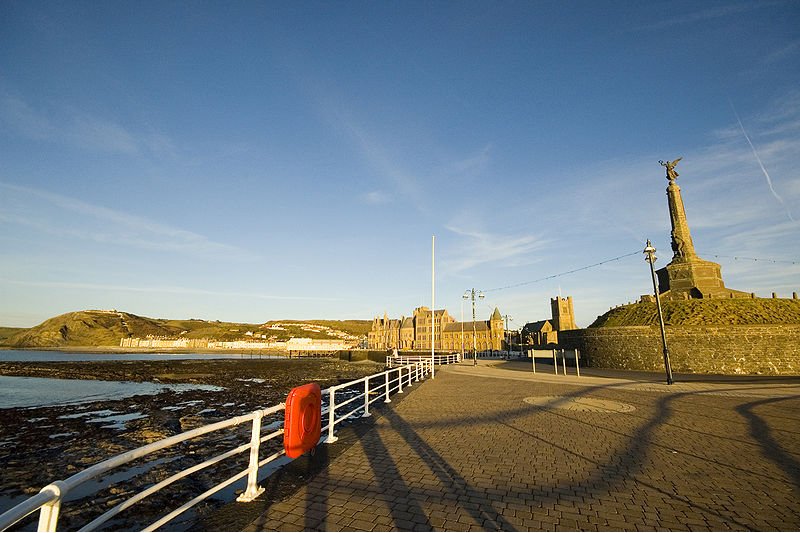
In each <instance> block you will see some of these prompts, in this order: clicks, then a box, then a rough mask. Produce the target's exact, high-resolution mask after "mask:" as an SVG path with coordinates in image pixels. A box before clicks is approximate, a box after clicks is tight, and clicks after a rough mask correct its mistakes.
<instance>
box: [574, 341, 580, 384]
mask: <svg viewBox="0 0 800 533" xmlns="http://www.w3.org/2000/svg"><path fill="white" fill-rule="evenodd" d="M578 359H580V352H579V351H578V349H577V348H575V372H576V373H577V374H578V377H581V365H580V363H579V362H578Z"/></svg>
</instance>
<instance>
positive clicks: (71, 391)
mask: <svg viewBox="0 0 800 533" xmlns="http://www.w3.org/2000/svg"><path fill="white" fill-rule="evenodd" d="M165 390H174V391H179V392H180V391H187V390H207V391H218V390H222V389H221V388H220V387H215V386H213V385H190V384H177V385H165V384H162V383H149V382H144V383H136V382H133V381H98V380H91V379H50V378H27V377H16V376H0V409H4V408H9V407H42V406H49V405H67V404H72V405H74V404H81V403H88V402H96V401H101V400H119V399H121V398H128V397H130V396H134V395H136V394H148V395H149V394H158V393H159V392H162V391H165Z"/></svg>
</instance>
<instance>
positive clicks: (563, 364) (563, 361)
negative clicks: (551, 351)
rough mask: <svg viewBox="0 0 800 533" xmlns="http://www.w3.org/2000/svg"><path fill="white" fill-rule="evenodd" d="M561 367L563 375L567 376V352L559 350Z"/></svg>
mask: <svg viewBox="0 0 800 533" xmlns="http://www.w3.org/2000/svg"><path fill="white" fill-rule="evenodd" d="M561 367H562V368H563V369H564V375H565V376H566V375H567V352H566V350H564V349H562V350H561Z"/></svg>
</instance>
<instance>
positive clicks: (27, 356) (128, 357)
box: [0, 350, 286, 362]
mask: <svg viewBox="0 0 800 533" xmlns="http://www.w3.org/2000/svg"><path fill="white" fill-rule="evenodd" d="M285 358H286V357H285V356H283V355H266V354H265V355H261V354H240V353H213V354H202V353H70V352H54V351H48V350H42V351H37V350H0V361H32V362H33V361H165V360H174V361H178V360H180V359H285Z"/></svg>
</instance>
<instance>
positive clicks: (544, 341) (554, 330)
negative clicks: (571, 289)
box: [522, 296, 578, 346]
mask: <svg viewBox="0 0 800 533" xmlns="http://www.w3.org/2000/svg"><path fill="white" fill-rule="evenodd" d="M550 312H551V314H552V318H551V319H550V320H539V321H537V322H528V323H527V324H525V327H523V328H522V338H523V341H525V342H526V343H527V344H532V345H533V346H545V345H548V344H558V332H559V331H567V330H571V329H578V326H577V324H576V323H575V311H574V310H573V307H572V296H567V297H566V298H561V297H560V296H559V297H556V298H551V299H550Z"/></svg>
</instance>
